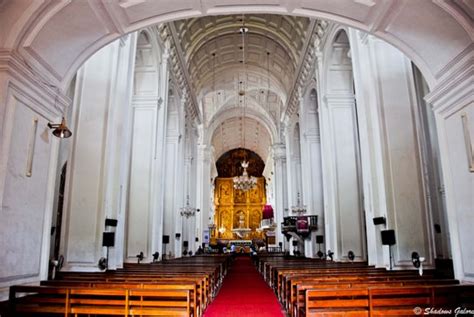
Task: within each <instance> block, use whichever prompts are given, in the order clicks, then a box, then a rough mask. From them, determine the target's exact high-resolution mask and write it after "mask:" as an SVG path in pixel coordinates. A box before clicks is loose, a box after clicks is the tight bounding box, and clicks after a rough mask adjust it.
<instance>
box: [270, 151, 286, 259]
mask: <svg viewBox="0 0 474 317" xmlns="http://www.w3.org/2000/svg"><path fill="white" fill-rule="evenodd" d="M272 150H273V162H274V164H275V166H274V168H273V171H274V175H273V180H272V182H273V183H274V184H275V185H274V186H275V190H274V193H275V208H274V212H275V221H276V223H277V227H276V229H275V234H276V243H277V244H278V243H279V242H282V243H283V246H284V249H285V250H288V243H287V241H286V238H285V237H284V236H283V234H282V233H281V224H282V222H283V217H284V216H286V215H287V214H286V213H287V211H286V210H285V209H287V208H288V207H287V199H286V196H287V192H288V191H287V175H286V148H285V145H284V144H283V143H275V144H273V146H272Z"/></svg>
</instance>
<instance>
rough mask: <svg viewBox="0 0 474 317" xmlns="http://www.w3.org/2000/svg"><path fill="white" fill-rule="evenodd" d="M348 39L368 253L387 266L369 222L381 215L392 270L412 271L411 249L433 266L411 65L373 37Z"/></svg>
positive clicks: (398, 53)
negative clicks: (390, 242)
mask: <svg viewBox="0 0 474 317" xmlns="http://www.w3.org/2000/svg"><path fill="white" fill-rule="evenodd" d="M363 38H364V37H363ZM351 40H352V43H353V45H354V48H355V49H354V51H353V54H354V57H355V58H357V57H359V58H361V59H360V60H361V63H362V64H361V65H358V64H355V63H354V68H355V75H356V85H355V87H356V91H357V92H358V106H359V107H358V109H360V110H361V111H360V112H359V122H360V127H361V139H362V137H363V139H364V144H363V147H362V152H363V154H362V155H363V157H364V165H363V169H364V176H365V178H364V182H365V184H364V190H365V191H366V192H367V194H366V195H365V198H366V200H367V201H366V204H365V205H366V208H367V210H366V211H367V214H366V219H367V222H366V224H367V228H368V230H367V231H368V235H370V236H371V237H370V238H369V243H368V245H369V249H370V252H371V254H373V253H377V254H382V252H381V250H382V249H383V262H382V263H380V256H378V257H377V259H376V261H375V264H376V265H379V266H380V265H381V264H382V265H385V266H389V257H388V247H382V246H381V243H380V239H381V238H380V234H379V231H380V229H384V228H383V227H382V228H380V229H379V228H374V225H373V223H370V220H371V218H373V216H375V215H377V216H385V217H386V218H387V227H388V229H393V230H395V235H396V244H395V246H393V247H392V251H393V257H394V264H395V266H396V267H406V268H412V267H413V266H412V264H411V253H412V252H413V251H416V252H418V253H419V254H420V256H423V257H425V258H426V262H425V266H428V267H429V266H432V265H433V264H434V263H433V239H432V222H431V219H430V211H429V208H428V207H429V204H428V202H427V199H428V197H427V196H426V191H425V189H426V186H427V184H425V178H424V176H423V174H424V171H423V167H422V163H423V162H422V148H421V146H420V144H421V142H423V140H421V138H420V130H419V129H420V125H419V124H420V118H419V117H418V111H417V110H416V108H417V107H419V105H418V103H417V100H416V97H415V96H416V90H415V86H414V82H413V71H412V67H411V62H410V61H409V60H408V58H407V57H406V56H405V55H404V54H403V53H402V52H400V51H398V50H397V49H396V48H394V47H393V46H391V45H389V44H387V43H385V42H383V41H381V40H379V39H377V38H375V37H372V36H368V37H367V38H366V39H364V40H363V41H361V37H360V34H358V33H356V32H354V33H353V34H352V35H351ZM367 65H370V66H369V67H367ZM358 81H360V82H358ZM372 206H373V207H372ZM377 213H378V214H377ZM370 262H371V263H374V261H372V260H371V261H370Z"/></svg>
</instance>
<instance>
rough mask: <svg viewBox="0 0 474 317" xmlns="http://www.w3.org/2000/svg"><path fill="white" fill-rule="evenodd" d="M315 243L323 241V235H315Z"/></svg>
mask: <svg viewBox="0 0 474 317" xmlns="http://www.w3.org/2000/svg"><path fill="white" fill-rule="evenodd" d="M316 243H317V244H320V243H324V236H316Z"/></svg>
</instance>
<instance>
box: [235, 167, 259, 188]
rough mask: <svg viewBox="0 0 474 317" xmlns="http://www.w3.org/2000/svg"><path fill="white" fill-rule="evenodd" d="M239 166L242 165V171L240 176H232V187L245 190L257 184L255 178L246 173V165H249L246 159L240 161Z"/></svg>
mask: <svg viewBox="0 0 474 317" xmlns="http://www.w3.org/2000/svg"><path fill="white" fill-rule="evenodd" d="M241 166H242V167H243V169H244V172H243V173H242V175H241V176H235V177H234V188H235V189H239V190H242V191H244V192H245V191H248V190H250V189H253V188H255V186H257V178H256V177H254V176H249V174H248V173H247V167H249V162H248V161H242V163H241Z"/></svg>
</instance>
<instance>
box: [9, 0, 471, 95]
mask: <svg viewBox="0 0 474 317" xmlns="http://www.w3.org/2000/svg"><path fill="white" fill-rule="evenodd" d="M3 6H5V4H3ZM416 12H423V13H424V15H423V16H422V17H420V15H419V14H418V15H417V16H413V14H415V13H416ZM236 13H239V14H240V13H274V14H288V15H301V16H307V17H311V18H322V19H328V20H332V21H335V22H338V23H342V24H345V25H348V26H351V27H354V28H359V29H361V30H364V31H366V32H368V33H371V34H374V35H376V36H378V37H380V38H382V39H384V40H385V41H387V42H389V43H391V44H392V45H394V46H396V47H397V48H398V49H400V50H401V51H403V52H404V53H405V54H406V55H407V56H408V57H409V58H410V59H411V60H413V61H414V62H415V64H416V65H417V66H418V68H419V69H420V70H421V71H422V73H423V75H424V77H425V78H426V79H427V82H428V83H429V85H430V87H433V86H434V85H435V84H436V83H438V82H440V81H441V79H442V78H441V77H443V74H444V73H445V72H446V70H448V69H450V68H451V67H453V66H454V64H455V63H457V62H460V61H461V60H462V58H463V57H466V56H467V55H468V54H469V53H470V52H471V51H472V42H473V40H474V35H473V34H474V32H473V27H472V23H471V22H470V20H469V14H468V13H467V12H466V11H465V10H463V8H462V7H460V6H458V5H456V3H455V2H454V1H453V2H441V1H433V2H432V1H398V0H392V1H383V2H367V3H365V2H364V3H360V2H359V1H357V2H356V1H351V0H346V1H339V2H337V3H331V2H314V3H311V2H304V3H300V2H296V3H295V2H293V1H284V0H278V1H277V0H276V1H273V2H272V4H271V5H269V4H268V2H266V1H255V3H252V4H251V5H242V4H240V3H239V1H238V0H232V1H229V0H217V1H214V2H212V3H209V2H207V1H197V0H196V1H189V0H163V1H160V2H159V3H158V2H156V1H152V0H150V1H139V2H137V1H120V2H118V1H116V2H112V1H108V2H99V1H91V2H85V1H71V2H59V3H57V2H54V3H53V2H49V3H46V4H43V3H42V4H38V3H36V2H28V1H26V2H15V5H9V6H7V7H6V9H5V10H3V12H1V13H0V21H2V22H0V29H2V30H3V31H4V34H6V36H5V37H4V38H2V39H1V40H0V47H3V48H7V49H15V50H17V51H19V52H20V54H21V55H22V57H23V58H24V59H25V60H26V61H27V62H28V63H29V64H31V65H32V66H33V67H34V68H36V69H38V71H39V72H40V73H42V74H43V75H44V77H46V78H48V79H50V80H51V81H52V82H54V83H55V84H57V85H59V86H60V87H62V88H63V89H64V88H65V87H67V86H68V84H69V82H70V80H71V79H72V77H73V76H74V74H75V73H76V71H77V69H78V68H79V67H80V66H81V65H82V64H83V63H84V61H85V60H87V58H88V57H89V56H91V55H92V54H93V53H94V52H96V51H97V50H98V49H99V48H101V47H102V46H104V45H106V44H107V43H109V42H111V41H112V40H114V39H116V38H118V37H120V36H121V35H123V34H126V33H128V32H133V31H135V30H138V29H140V28H144V27H147V26H150V25H154V24H157V23H162V22H167V21H172V20H177V19H185V18H191V17H198V16H204V15H217V14H236ZM440 21H442V23H440ZM64 26H68V27H67V28H65V27H64ZM453 39H455V40H454V41H453ZM65 43H67V45H65Z"/></svg>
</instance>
